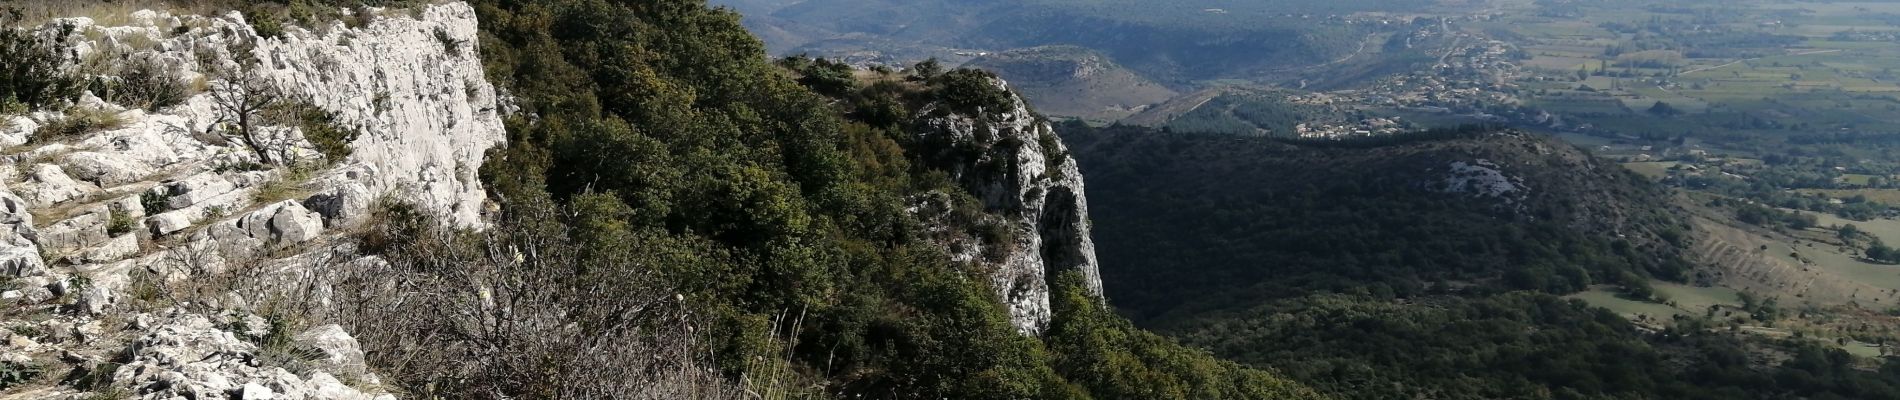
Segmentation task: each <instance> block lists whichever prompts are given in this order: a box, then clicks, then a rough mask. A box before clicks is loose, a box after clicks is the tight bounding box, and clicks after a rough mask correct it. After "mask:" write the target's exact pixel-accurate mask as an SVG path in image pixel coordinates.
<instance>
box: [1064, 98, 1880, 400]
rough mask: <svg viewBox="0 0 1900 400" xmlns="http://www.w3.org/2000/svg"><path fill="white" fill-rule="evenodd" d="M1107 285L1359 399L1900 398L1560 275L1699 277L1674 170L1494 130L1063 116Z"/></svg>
mask: <svg viewBox="0 0 1900 400" xmlns="http://www.w3.org/2000/svg"><path fill="white" fill-rule="evenodd" d="M1061 131H1062V132H1063V137H1064V138H1065V139H1066V140H1069V141H1070V143H1071V144H1072V145H1073V146H1072V148H1071V149H1072V151H1073V152H1074V153H1075V154H1076V155H1077V157H1078V161H1079V162H1080V163H1081V164H1082V167H1083V170H1084V171H1088V173H1089V177H1090V184H1091V188H1092V191H1091V193H1093V194H1094V196H1093V197H1092V198H1091V200H1094V203H1093V204H1094V208H1093V209H1092V210H1093V215H1094V216H1095V221H1096V229H1097V230H1096V237H1097V240H1098V244H1099V246H1100V248H1101V249H1102V251H1101V256H1102V259H1103V264H1102V275H1103V277H1104V280H1105V281H1106V282H1109V284H1108V285H1107V286H1106V287H1107V295H1108V297H1109V298H1110V300H1111V303H1112V304H1114V305H1115V306H1116V307H1117V308H1118V309H1120V310H1121V311H1122V312H1123V313H1125V314H1127V315H1130V316H1132V317H1133V318H1134V319H1135V320H1136V321H1138V322H1139V323H1140V324H1141V325H1143V326H1147V327H1152V328H1155V329H1158V330H1159V331H1161V332H1164V333H1167V334H1170V335H1173V336H1176V337H1179V338H1182V339H1183V340H1185V341H1186V342H1188V343H1189V344H1192V345H1196V346H1203V347H1206V348H1209V349H1212V350H1213V351H1214V352H1215V354H1216V355H1218V356H1222V357H1230V358H1233V359H1235V360H1239V361H1242V362H1245V363H1248V364H1251V365H1255V366H1263V367H1273V368H1277V369H1279V370H1281V371H1284V372H1286V373H1288V374H1289V375H1290V376H1292V377H1293V378H1295V379H1297V380H1301V381H1303V382H1306V383H1309V384H1312V385H1314V386H1315V387H1317V388H1319V389H1320V390H1321V391H1322V392H1327V393H1329V394H1332V395H1335V396H1337V397H1340V398H1355V399H1391V398H1419V397H1423V398H1442V399H1479V398H1525V399H1584V398H1604V399H1607V398H1705V399H1733V398H1887V397H1892V396H1895V395H1900V391H1896V390H1900V369H1897V368H1893V367H1885V366H1882V367H1872V368H1878V370H1877V371H1870V370H1868V369H1864V368H1868V367H1866V366H1864V365H1862V364H1860V363H1859V362H1858V361H1855V360H1854V358H1853V357H1851V356H1848V355H1847V354H1846V353H1844V352H1841V351H1840V350H1837V349H1832V348H1828V347H1824V346H1820V345H1818V344H1816V343H1814V342H1809V341H1803V340H1799V339H1796V340H1789V341H1767V340H1761V339H1746V340H1744V339H1738V338H1737V337H1735V336H1732V335H1731V334H1728V333H1723V331H1725V330H1727V329H1728V328H1726V327H1724V328H1722V329H1716V328H1714V327H1717V326H1719V325H1715V324H1712V323H1710V322H1708V321H1706V320H1701V319H1697V318H1690V319H1685V320H1680V321H1676V323H1675V324H1674V325H1673V327H1670V328H1666V329H1663V330H1656V329H1657V328H1644V327H1639V326H1638V325H1635V324H1633V323H1631V322H1630V321H1628V320H1625V319H1624V318H1623V317H1621V316H1619V315H1617V314H1615V313H1613V312H1610V311H1608V310H1604V309H1600V308H1595V307H1591V306H1588V305H1586V304H1584V303H1582V302H1581V301H1577V300H1569V299H1565V298H1563V297H1559V296H1560V295H1563V294H1568V293H1572V292H1576V291H1579V290H1583V289H1585V288H1587V287H1589V286H1591V285H1614V286H1616V287H1620V289H1619V290H1621V291H1622V292H1623V293H1624V296H1626V297H1630V298H1637V299H1647V298H1649V297H1651V296H1652V294H1651V293H1650V291H1649V289H1648V284H1647V282H1649V281H1650V280H1652V279H1661V280H1671V281H1682V280H1688V279H1692V277H1693V276H1694V275H1695V274H1696V273H1697V272H1696V271H1697V268H1695V267H1693V266H1692V265H1690V264H1689V263H1688V262H1686V261H1684V260H1683V258H1682V256H1681V254H1682V253H1683V252H1682V250H1683V249H1684V246H1687V245H1688V242H1689V241H1690V240H1692V239H1691V238H1692V237H1693V236H1692V235H1690V234H1689V232H1688V229H1689V228H1688V226H1687V225H1685V222H1684V221H1683V220H1682V217H1681V215H1682V213H1681V212H1679V211H1677V210H1674V209H1673V208H1672V207H1671V206H1669V204H1671V200H1670V199H1669V194H1668V192H1667V191H1666V190H1663V189H1661V188H1658V187H1656V186H1654V185H1652V184H1649V183H1647V182H1646V181H1644V180H1642V179H1641V178H1639V177H1637V176H1635V175H1634V174H1632V173H1630V172H1628V171H1625V170H1623V169H1622V168H1620V167H1618V166H1616V165H1614V164H1610V163H1606V162H1602V161H1599V160H1596V159H1594V157H1592V156H1590V155H1588V154H1585V153H1583V152H1582V151H1580V150H1578V149H1575V148H1573V147H1571V146H1569V145H1567V144H1563V143H1560V142H1555V141H1552V140H1551V139H1545V138H1540V137H1537V136H1535V135H1531V134H1527V133H1516V132H1496V131H1494V130H1491V129H1482V128H1480V129H1467V130H1451V131H1437V132H1428V133H1420V134H1410V135H1403V136H1394V137H1388V138H1381V139H1359V140H1345V141H1332V140H1326V141H1282V140H1272V139H1263V138H1236V137H1232V136H1227V135H1202V134H1179V133H1176V134H1170V133H1162V132H1157V131H1153V130H1150V129H1147V128H1132V127H1111V128H1100V129H1098V128H1089V127H1087V126H1084V125H1080V124H1065V125H1063V126H1062V129H1061Z"/></svg>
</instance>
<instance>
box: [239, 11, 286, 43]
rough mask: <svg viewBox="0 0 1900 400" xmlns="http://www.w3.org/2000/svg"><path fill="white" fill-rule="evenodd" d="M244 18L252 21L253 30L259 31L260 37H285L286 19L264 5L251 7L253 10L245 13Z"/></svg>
mask: <svg viewBox="0 0 1900 400" xmlns="http://www.w3.org/2000/svg"><path fill="white" fill-rule="evenodd" d="M244 18H245V20H246V21H247V22H250V23H251V30H254V31H257V36H258V37H263V38H277V39H282V38H284V21H283V19H282V17H279V16H278V15H277V13H275V12H272V11H269V10H266V9H264V8H263V7H251V12H247V13H244Z"/></svg>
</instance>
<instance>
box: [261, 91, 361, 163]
mask: <svg viewBox="0 0 1900 400" xmlns="http://www.w3.org/2000/svg"><path fill="white" fill-rule="evenodd" d="M272 111H274V112H275V113H277V114H278V117H279V118H280V119H282V120H283V121H284V122H285V123H288V124H293V125H296V126H297V127H298V128H301V129H302V130H303V137H304V139H305V140H309V141H310V145H311V146H313V147H316V149H317V152H318V153H322V154H323V158H324V162H326V163H330V164H334V163H337V162H341V161H343V160H344V159H346V158H349V156H350V142H351V141H355V140H356V137H357V135H358V134H359V132H358V131H357V130H355V129H350V128H347V127H344V126H342V125H340V124H339V123H338V122H337V116H336V113H332V112H329V111H325V110H324V109H322V108H318V107H317V106H314V105H311V104H309V103H304V102H283V103H281V104H280V105H279V107H278V109H276V110H272Z"/></svg>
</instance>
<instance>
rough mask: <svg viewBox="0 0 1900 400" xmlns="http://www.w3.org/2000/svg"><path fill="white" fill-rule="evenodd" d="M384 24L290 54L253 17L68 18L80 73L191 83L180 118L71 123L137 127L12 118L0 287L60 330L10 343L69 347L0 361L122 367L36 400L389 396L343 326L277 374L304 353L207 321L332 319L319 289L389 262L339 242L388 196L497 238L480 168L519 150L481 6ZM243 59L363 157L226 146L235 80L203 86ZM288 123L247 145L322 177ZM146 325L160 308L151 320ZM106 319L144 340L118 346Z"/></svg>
mask: <svg viewBox="0 0 1900 400" xmlns="http://www.w3.org/2000/svg"><path fill="white" fill-rule="evenodd" d="M370 12H371V13H372V14H375V15H376V16H374V17H370V18H366V20H368V21H369V22H368V23H367V24H365V25H362V26H360V27H350V26H346V25H344V24H343V23H341V22H335V23H331V24H328V25H326V26H320V27H314V28H313V29H306V28H299V27H286V28H285V34H284V36H283V37H281V38H262V37H259V36H258V35H257V34H256V32H255V30H253V29H252V28H251V27H250V26H249V25H246V24H245V22H244V17H243V16H242V15H240V14H237V13H230V14H227V15H221V16H193V15H176V16H174V15H170V14H166V13H165V12H162V11H140V12H136V13H133V14H132V15H131V17H130V18H128V19H127V21H126V24H127V26H98V25H96V24H94V23H93V21H92V20H90V19H86V18H68V19H62V20H58V21H54V22H52V23H49V24H47V25H45V26H44V27H43V28H42V29H72V30H73V31H74V32H75V34H74V35H71V36H69V37H68V39H67V42H66V43H63V45H65V46H66V47H67V49H66V50H68V51H67V55H68V56H69V57H70V59H69V60H68V62H69V63H74V64H76V63H78V62H81V61H82V60H93V62H100V63H111V62H115V61H124V60H145V61H150V62H153V63H155V64H157V65H160V66H163V67H165V68H166V69H168V70H169V71H171V72H173V73H176V74H177V75H178V78H179V79H180V82H184V83H186V84H187V85H188V86H193V87H196V88H195V89H191V90H190V93H188V94H187V95H188V96H189V97H188V98H187V99H186V100H184V101H183V103H182V104H177V105H173V106H168V107H164V108H160V109H155V110H144V109H141V108H139V107H126V106H123V105H118V104H113V103H112V102H111V101H108V100H106V99H101V98H99V97H97V96H94V95H91V94H88V95H86V96H83V97H82V98H81V99H80V100H79V101H78V102H77V104H76V107H83V108H85V109H86V110H88V111H89V112H102V113H111V114H113V115H115V116H116V117H117V118H114V119H116V120H120V121H122V123H120V124H117V125H116V126H112V127H107V128H103V130H100V131H96V132H83V133H79V134H75V135H73V136H72V137H57V138H34V137H33V135H34V133H35V131H36V130H37V127H39V126H43V125H45V124H46V123H49V122H54V121H56V120H58V119H60V118H65V117H64V115H66V114H65V113H64V112H63V110H57V109H55V110H35V111H36V112H34V113H32V114H31V115H29V116H24V117H8V118H0V147H4V148H7V149H9V151H10V152H11V154H7V155H5V156H0V160H4V162H0V280H4V281H7V282H8V283H9V287H8V288H6V289H7V290H5V291H4V293H0V307H18V308H20V309H21V310H19V311H22V312H21V313H19V314H17V315H28V314H31V313H46V314H49V315H55V316H57V317H56V318H53V319H50V320H46V321H43V322H38V321H24V320H22V321H14V320H5V319H0V332H10V331H13V330H15V329H21V330H24V329H25V328H32V329H33V330H35V331H46V332H59V333H58V334H56V335H52V336H53V337H52V338H50V339H49V340H46V341H44V342H34V343H30V344H25V342H22V343H23V344H22V345H19V346H14V345H13V344H12V343H0V345H4V346H0V356H4V357H12V358H24V359H30V360H33V361H34V362H36V363H40V364H45V365H49V366H51V367H52V370H58V371H63V369H60V368H62V367H61V365H62V364H64V365H65V366H67V367H72V368H77V369H81V370H87V369H90V368H93V367H98V366H101V365H105V364H104V363H105V362H106V360H112V362H120V363H123V366H121V367H119V368H118V369H117V370H116V371H115V372H111V373H104V374H105V375H109V376H110V378H111V379H110V380H109V381H108V382H101V385H102V386H98V387H96V388H95V389H80V388H48V389H45V390H47V391H44V392H37V393H41V394H44V395H45V396H29V397H49V396H51V397H62V398H67V397H70V398H79V397H83V395H84V394H85V393H83V391H85V390H104V389H115V390H125V391H126V392H128V393H133V394H135V395H136V396H137V397H138V398H143V399H170V398H198V399H205V398H217V399H224V398H244V399H254V398H273V399H385V398H393V397H391V396H389V395H386V394H380V393H376V392H374V388H373V386H367V384H374V382H375V378H374V374H373V373H371V371H370V370H369V368H368V366H367V364H366V363H365V362H364V360H363V357H364V354H363V351H362V350H361V349H360V348H359V347H358V344H357V343H356V341H355V339H353V338H352V337H351V336H350V334H349V333H348V332H346V331H344V330H343V328H341V327H339V326H338V325H317V326H315V327H313V328H312V329H310V330H308V331H307V332H304V333H303V334H301V335H297V336H296V337H295V338H293V339H294V341H295V342H296V344H295V345H296V346H301V348H299V349H294V350H297V351H299V352H315V353H317V354H321V355H322V359H321V360H298V361H295V362H294V364H296V365H294V366H293V367H294V368H285V367H286V366H285V365H273V364H272V362H271V361H270V360H275V359H279V358H287V359H298V357H296V355H295V354H293V355H290V356H285V357H276V356H273V354H279V353H282V352H284V351H286V349H277V348H260V345H259V343H262V342H260V341H258V340H257V336H259V335H262V334H263V333H262V332H260V331H258V330H259V329H260V328H261V327H265V326H267V325H265V324H266V323H265V322H264V321H263V320H262V319H259V318H256V317H255V316H250V317H246V318H235V319H233V318H226V317H208V316H207V315H213V314H215V315H227V313H236V314H243V315H248V314H249V313H251V312H255V311H254V310H253V309H252V307H257V306H259V305H258V304H254V303H251V302H247V301H246V300H245V299H246V298H250V299H252V301H258V302H262V301H264V300H259V299H271V298H282V297H287V296H306V297H309V298H320V300H318V301H319V302H322V303H323V304H325V305H327V304H328V301H329V299H330V292H329V291H330V290H332V289H331V288H329V287H328V286H326V285H323V284H320V283H317V282H318V281H319V280H320V276H323V275H324V274H334V273H337V272H338V271H348V270H349V269H350V268H360V265H362V264H360V263H364V262H375V261H376V259H375V258H373V257H364V256H362V255H360V254H359V253H357V252H356V251H355V250H354V247H353V246H349V245H348V241H346V240H338V238H339V236H341V235H342V234H343V232H344V231H343V230H340V229H338V228H343V226H342V225H346V224H352V223H356V222H360V221H361V220H362V219H363V217H364V216H367V215H368V212H369V210H370V207H371V205H372V204H373V203H374V202H375V201H377V200H378V199H380V198H384V197H391V198H395V199H398V200H406V201H409V202H411V203H414V204H415V205H417V206H418V207H419V208H420V209H422V210H426V211H429V212H433V213H435V214H437V215H438V216H440V217H442V219H443V220H444V221H448V222H449V223H453V224H456V225H460V226H463V227H472V228H479V227H481V226H482V214H481V210H482V209H483V207H482V204H483V201H484V200H485V192H484V191H483V189H482V187H481V182H480V180H479V179H478V178H477V176H476V172H477V169H478V168H479V167H480V165H481V163H482V158H483V155H484V153H485V151H486V150H488V149H489V148H491V147H494V146H497V145H500V144H501V142H502V140H504V138H505V134H504V132H503V127H502V124H501V116H500V114H499V111H498V107H497V106H496V104H497V99H496V94H495V89H494V88H493V87H492V86H490V85H489V84H488V83H487V79H486V78H485V77H484V75H483V74H484V72H483V71H482V66H481V60H480V59H479V57H478V54H479V53H478V51H477V50H478V49H477V48H476V47H475V46H476V43H477V40H478V38H477V28H476V20H475V12H474V10H473V9H472V8H471V7H470V6H468V5H467V4H464V3H444V4H433V5H426V4H425V5H417V6H414V8H412V9H408V10H374V9H372V10H371V11H370ZM98 60H105V61H98ZM201 62H202V63H201ZM240 64H243V65H251V67H248V68H249V69H248V71H247V72H248V75H246V77H247V78H250V79H252V80H255V81H256V82H262V83H261V85H265V86H268V87H270V88H273V89H271V90H273V91H276V92H280V94H281V95H282V97H284V98H285V99H289V100H290V101H295V102H299V103H306V104H308V105H311V106H315V107H316V108H319V109H322V110H323V111H326V112H328V113H330V114H333V116H334V117H335V122H336V124H337V126H338V127H340V128H342V129H346V130H350V131H353V132H356V133H357V135H358V136H357V138H356V139H355V140H354V141H352V142H350V143H349V146H350V147H351V150H352V153H351V156H350V157H349V158H347V159H342V160H322V161H328V162H326V163H322V164H304V165H319V166H321V168H320V169H319V170H315V171H307V172H305V171H297V170H293V169H291V168H288V167H283V166H269V165H262V164H260V163H258V162H257V161H260V159H262V158H261V157H259V156H258V155H257V154H256V153H255V152H253V151H251V149H249V148H247V147H245V146H243V145H241V144H238V143H232V142H231V141H229V140H225V138H223V137H222V135H220V134H217V133H216V132H218V131H219V130H220V129H230V127H229V126H228V125H230V124H231V122H230V121H231V120H233V119H234V117H235V116H234V115H231V114H229V113H228V111H229V110H227V109H224V108H221V107H219V105H218V102H217V100H216V99H215V97H217V96H216V94H219V93H213V92H204V91H203V90H210V91H218V90H221V89H224V88H230V87H231V86H229V85H223V84H221V83H222V82H221V80H223V79H225V78H227V77H229V75H227V74H216V73H206V71H212V70H219V69H225V70H229V69H234V68H237V67H236V66H237V65H240ZM105 67H110V65H105ZM88 71H91V70H90V69H89V70H88ZM89 78H97V79H114V78H116V77H113V76H97V77H89ZM193 82H197V84H192V83H193ZM108 97H110V96H108ZM290 125H295V124H294V123H292V122H289V121H280V120H267V121H261V122H260V125H258V126H255V128H256V129H255V130H253V131H254V132H262V133H263V136H264V141H266V142H267V143H268V144H269V145H271V146H273V149H272V150H273V151H275V152H280V153H281V154H280V155H281V156H283V157H278V156H275V155H274V156H272V157H271V158H283V159H290V160H306V161H317V160H321V158H322V157H323V156H322V155H321V154H320V153H317V152H316V151H315V150H314V149H315V147H313V146H312V145H311V144H310V143H309V142H308V141H306V140H305V139H304V137H303V133H302V132H301V130H300V129H301V128H299V127H296V126H290ZM353 266H356V267H353ZM302 285H308V286H302ZM194 291H204V292H209V293H192V292H194ZM175 296H189V297H184V298H175ZM161 301H169V303H160V302H161ZM173 305H176V307H177V308H170V309H167V308H166V307H172V306H173ZM185 307H190V308H189V309H187V308H185ZM152 309H166V311H161V312H157V313H145V312H139V311H138V310H152ZM105 320H110V321H128V320H129V321H132V323H131V325H132V326H130V327H124V326H123V325H124V324H120V325H118V326H112V327H111V328H110V329H104V328H101V327H100V326H101V322H100V321H105ZM237 321H243V322H241V323H239V322H237ZM122 328H123V329H122ZM296 328H300V329H301V328H304V327H296ZM266 347H267V346H266ZM298 354H303V353H298ZM279 355H281V354H279ZM292 371H295V372H292ZM102 373H103V372H102ZM338 376H342V377H346V378H347V379H338V378H337V377H338ZM345 381H349V382H364V383H365V384H359V385H358V386H357V387H352V386H351V385H348V384H344V383H343V382H345ZM0 397H7V396H0ZM7 398H10V397H7Z"/></svg>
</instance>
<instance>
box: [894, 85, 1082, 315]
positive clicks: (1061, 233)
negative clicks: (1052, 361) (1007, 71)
mask: <svg viewBox="0 0 1900 400" xmlns="http://www.w3.org/2000/svg"><path fill="white" fill-rule="evenodd" d="M994 84H995V85H996V86H997V87H998V88H1006V86H1007V85H1006V84H1005V83H1004V82H1003V81H1002V80H1000V79H998V80H995V81H994ZM1008 97H1009V104H1010V107H1008V108H1007V109H1001V110H980V111H978V112H975V113H957V112H950V111H949V110H948V108H947V107H944V106H942V105H930V106H926V107H924V108H923V109H922V110H921V111H920V115H921V117H920V118H919V119H918V122H917V125H918V126H917V129H915V131H916V132H919V135H920V137H919V139H920V142H922V143H925V147H927V148H929V149H934V150H935V151H936V153H937V154H931V155H927V156H926V157H927V158H928V159H930V160H933V162H934V163H936V164H938V165H935V166H936V167H938V168H941V169H943V170H945V171H949V172H950V173H951V175H952V177H953V178H954V179H956V180H957V182H958V183H959V184H961V185H962V186H963V188H964V189H966V190H968V191H969V192H970V193H971V194H973V195H975V196H976V198H977V200H979V201H980V203H981V204H982V206H983V208H984V209H985V210H986V211H988V214H989V218H990V220H988V221H981V222H980V223H985V224H992V225H993V227H994V228H995V229H1000V230H1001V231H1002V232H1003V233H1004V234H1002V235H995V236H996V237H992V238H988V239H989V240H980V238H957V237H951V236H945V237H942V238H939V241H940V242H941V243H943V244H944V245H945V246H946V247H947V248H949V249H950V250H951V251H952V253H953V254H955V255H956V258H957V259H958V260H959V261H963V262H975V263H980V264H982V265H983V266H985V267H986V268H987V270H988V271H989V273H990V280H991V284H992V285H993V286H994V287H995V289H996V291H997V294H998V295H999V296H1000V297H1001V298H1002V300H1003V302H1004V303H1005V305H1007V306H1008V308H1009V313H1010V320H1011V323H1012V324H1014V325H1015V326H1016V328H1017V329H1018V330H1020V331H1022V332H1024V333H1026V334H1035V333H1040V332H1041V331H1042V329H1043V328H1045V327H1047V325H1048V323H1049V319H1050V317H1051V315H1050V309H1049V279H1050V278H1052V277H1054V276H1055V275H1056V274H1058V273H1062V272H1064V271H1070V270H1074V271H1079V272H1081V274H1082V276H1083V279H1084V281H1085V284H1086V285H1088V289H1089V291H1090V292H1091V293H1094V294H1095V295H1096V296H1097V297H1100V296H1101V293H1102V280H1101V275H1100V274H1099V273H1098V272H1097V268H1096V260H1095V243H1094V241H1093V240H1092V239H1090V237H1089V219H1088V200H1087V198H1086V196H1085V194H1084V191H1083V185H1082V173H1081V171H1080V170H1079V169H1078V168H1077V166H1076V163H1075V159H1074V158H1072V157H1070V156H1069V154H1068V150H1067V148H1066V147H1064V145H1063V144H1062V141H1061V140H1060V139H1058V138H1057V137H1056V136H1055V130H1054V129H1053V128H1052V127H1051V126H1050V125H1049V123H1048V121H1046V120H1043V119H1041V118H1039V117H1037V116H1036V115H1035V114H1034V113H1032V112H1031V111H1030V110H1029V107H1028V105H1027V104H1025V103H1024V102H1023V100H1022V98H1021V97H1019V96H1016V95H1015V94H1014V93H1011V94H1010V95H1009V96H1008ZM940 202H941V201H940ZM944 208H947V207H941V208H939V209H944ZM944 224H946V223H945V222H942V221H939V222H938V225H944Z"/></svg>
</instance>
